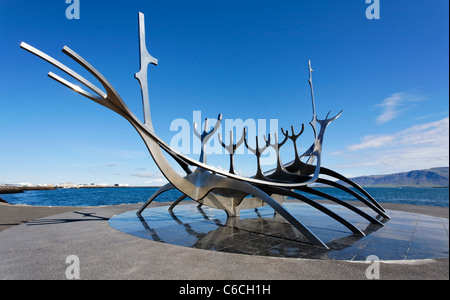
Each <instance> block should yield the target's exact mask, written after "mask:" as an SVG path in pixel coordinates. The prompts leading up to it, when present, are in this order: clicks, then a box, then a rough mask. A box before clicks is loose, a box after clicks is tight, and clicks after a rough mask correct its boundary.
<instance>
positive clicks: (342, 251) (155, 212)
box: [109, 203, 449, 260]
mask: <svg viewBox="0 0 450 300" xmlns="http://www.w3.org/2000/svg"><path fill="white" fill-rule="evenodd" d="M324 206H326V207H327V208H329V209H330V210H332V211H333V212H335V213H337V214H338V215H340V216H342V217H343V218H344V219H346V220H348V221H350V222H351V223H352V224H353V225H355V226H356V227H358V228H359V229H360V230H362V231H363V232H364V234H365V236H361V235H356V234H353V233H352V232H351V231H350V230H349V229H348V228H347V227H345V226H343V225H342V224H341V223H339V222H337V221H336V220H334V219H333V218H331V217H329V216H327V215H325V214H323V213H321V212H320V211H318V210H316V209H314V208H313V207H311V206H308V205H306V204H302V203H285V204H284V205H283V207H284V208H286V209H287V210H288V211H289V212H290V213H291V214H292V215H293V216H294V217H295V218H297V220H299V221H300V222H301V223H302V224H303V225H305V226H306V227H308V228H309V230H311V231H312V232H313V233H314V234H315V235H316V236H317V237H318V238H320V239H321V240H322V241H323V242H324V243H326V245H327V246H328V247H329V248H330V249H324V248H320V247H317V246H313V245H311V244H309V242H308V240H307V239H306V238H305V237H304V236H303V235H302V234H301V233H300V232H298V231H297V230H296V229H294V228H293V226H292V225H290V224H289V223H288V222H286V221H285V220H284V219H283V217H281V216H280V215H279V214H276V213H275V212H274V211H273V209H272V208H270V207H268V206H265V207H262V208H258V209H246V210H241V212H240V216H239V217H233V218H228V217H227V214H226V213H225V212H224V211H222V210H218V209H214V208H210V207H206V206H203V207H201V208H198V207H197V205H196V204H186V205H178V206H176V207H175V208H174V210H173V213H170V212H169V211H168V209H167V208H168V207H167V206H164V207H151V208H147V209H146V210H145V211H144V212H143V213H142V216H141V217H139V216H138V215H136V211H129V212H126V213H123V214H120V215H116V216H114V217H113V218H111V219H110V220H109V225H110V226H111V227H113V228H115V229H117V230H119V231H122V232H125V233H127V234H130V235H133V236H136V237H139V238H144V239H149V240H152V241H157V242H162V243H167V244H173V245H179V246H184V247H190V248H198V249H204V250H211V251H223V252H231V253H239V254H247V255H262V256H274V257H291V258H310V259H325V260H327V259H333V260H366V258H367V257H368V256H370V255H376V256H377V257H378V258H379V259H381V260H405V259H432V258H442V257H448V248H449V234H448V228H449V226H448V223H449V222H448V219H445V218H437V217H431V216H427V215H422V214H414V213H407V212H400V211H387V213H388V215H390V217H391V219H382V218H381V219H380V218H378V220H379V221H381V222H382V223H383V225H384V226H381V225H377V224H371V223H370V222H369V221H368V220H366V219H365V218H362V217H361V216H359V215H358V214H356V213H354V212H352V211H350V210H348V209H346V208H344V207H341V206H338V205H332V204H326V205H324ZM361 210H363V211H365V212H366V213H368V214H370V215H371V216H373V217H377V216H376V214H375V213H373V211H371V210H370V209H364V208H361Z"/></svg>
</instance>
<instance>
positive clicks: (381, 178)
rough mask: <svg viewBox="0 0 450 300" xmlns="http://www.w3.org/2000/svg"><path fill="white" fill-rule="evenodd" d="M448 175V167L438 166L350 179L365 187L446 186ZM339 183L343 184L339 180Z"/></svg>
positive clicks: (447, 184)
mask: <svg viewBox="0 0 450 300" xmlns="http://www.w3.org/2000/svg"><path fill="white" fill-rule="evenodd" d="M448 175H449V168H448V167H440V168H431V169H424V170H414V171H409V172H402V173H395V174H387V175H371V176H360V177H354V178H351V180H352V181H354V182H356V183H357V184H359V185H361V186H365V187H371V186H372V187H394V186H395V187H398V186H401V187H407V186H412V187H445V186H447V187H448V186H449V177H448ZM339 183H341V184H344V183H342V182H341V181H339Z"/></svg>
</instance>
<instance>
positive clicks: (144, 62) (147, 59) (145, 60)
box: [134, 12, 158, 132]
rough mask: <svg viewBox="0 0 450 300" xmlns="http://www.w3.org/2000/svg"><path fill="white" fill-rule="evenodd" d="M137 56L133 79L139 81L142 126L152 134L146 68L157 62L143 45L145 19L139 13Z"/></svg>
mask: <svg viewBox="0 0 450 300" xmlns="http://www.w3.org/2000/svg"><path fill="white" fill-rule="evenodd" d="M139 55H140V70H139V72H137V73H136V74H134V77H135V78H136V79H137V80H139V84H140V85H141V92H142V106H143V110H144V124H145V126H147V127H148V128H149V129H150V130H151V131H152V132H153V124H152V119H151V115H150V102H149V97H148V80H147V67H148V64H153V65H155V66H156V65H157V64H158V60H157V59H156V58H154V57H153V56H151V55H150V53H148V50H147V47H146V45H145V19H144V14H143V13H141V12H140V13H139Z"/></svg>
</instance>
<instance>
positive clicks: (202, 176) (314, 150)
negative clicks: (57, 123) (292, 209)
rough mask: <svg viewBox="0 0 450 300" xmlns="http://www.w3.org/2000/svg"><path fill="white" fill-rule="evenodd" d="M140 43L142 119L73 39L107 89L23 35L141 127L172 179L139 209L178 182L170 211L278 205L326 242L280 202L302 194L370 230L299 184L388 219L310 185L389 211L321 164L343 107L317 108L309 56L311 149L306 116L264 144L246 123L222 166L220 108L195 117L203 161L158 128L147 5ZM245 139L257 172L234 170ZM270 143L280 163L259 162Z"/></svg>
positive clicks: (101, 100)
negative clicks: (192, 204)
mask: <svg viewBox="0 0 450 300" xmlns="http://www.w3.org/2000/svg"><path fill="white" fill-rule="evenodd" d="M139 43H140V48H139V49H140V70H139V72H138V73H136V74H135V78H136V79H137V80H138V81H139V83H140V87H141V91H142V103H143V110H144V122H143V123H142V122H141V121H140V120H139V119H138V118H137V117H136V116H135V115H134V114H133V113H132V112H131V111H130V110H129V109H128V107H127V106H126V104H125V102H124V101H123V100H122V98H121V97H120V96H119V94H118V93H117V92H116V90H115V89H114V88H113V87H112V85H111V84H110V83H109V82H108V81H107V80H106V78H105V77H103V75H101V74H100V73H99V72H98V71H97V70H96V69H95V68H94V67H93V66H92V65H90V64H89V63H88V62H87V61H86V60H84V59H83V58H82V57H81V56H79V55H78V54H77V53H75V52H74V51H73V50H71V49H70V48H68V47H67V46H65V47H64V48H63V50H62V52H63V53H65V54H66V55H68V56H69V57H70V58H72V59H73V60H74V61H75V62H77V63H78V64H80V65H81V66H82V67H84V68H85V69H86V70H87V71H88V72H89V73H91V74H92V75H93V76H94V77H95V78H96V79H97V80H98V81H99V82H100V84H101V85H102V86H103V88H104V89H105V92H103V91H102V90H100V89H99V88H98V87H96V86H95V85H94V84H92V83H91V82H89V81H87V80H86V79H85V78H83V77H82V76H81V75H79V74H78V73H76V72H74V71H73V70H71V69H70V68H68V67H66V66H65V65H63V64H62V63H60V62H59V61H57V60H55V59H53V58H52V57H50V56H48V55H47V54H45V53H43V52H41V51H39V50H37V49H36V48H34V47H32V46H30V45H28V44H26V43H21V45H20V46H21V47H22V48H23V49H25V50H27V51H29V52H31V53H33V54H35V55H37V56H39V57H40V58H42V59H44V60H46V61H47V62H49V63H51V64H53V65H54V66H56V67H57V68H59V69H60V70H62V71H63V72H65V73H66V74H68V75H70V76H71V77H73V78H74V79H75V80H77V81H79V82H80V83H81V84H83V85H84V86H86V87H87V88H89V89H90V90H92V91H93V92H94V93H95V94H92V93H90V92H87V91H85V90H84V89H82V88H80V87H79V86H77V85H74V84H73V83H71V82H69V81H67V80H65V79H63V78H61V77H60V76H58V75H56V74H54V73H52V72H50V73H48V76H49V77H51V78H52V79H54V80H56V81H58V82H60V83H61V84H63V85H65V86H66V87H68V88H70V89H72V90H74V91H76V92H77V93H79V94H81V95H83V96H85V97H87V98H89V99H91V100H92V101H94V102H97V103H98V104H100V105H103V106H104V107H106V108H109V109H110V110H112V111H114V112H116V113H117V114H119V115H121V116H122V117H123V118H125V119H126V120H128V121H129V122H130V123H131V125H132V126H133V127H134V128H135V129H136V130H137V132H138V133H139V135H140V136H141V138H142V139H143V141H144V143H145V144H146V146H147V148H148V151H149V152H150V154H151V156H152V157H153V160H154V161H155V163H156V165H157V166H158V168H159V169H160V170H161V172H162V174H163V175H164V176H165V177H166V179H167V180H168V181H169V183H168V184H166V185H164V186H162V187H161V188H160V189H159V190H158V191H156V192H155V193H154V194H153V195H152V196H151V197H150V198H149V199H148V200H147V202H146V203H145V204H144V205H143V206H142V207H141V208H140V209H139V210H138V212H137V214H138V215H140V214H141V213H142V211H143V210H144V209H145V208H146V207H147V206H148V205H149V204H150V203H151V202H152V201H153V200H154V199H155V198H156V197H158V196H159V195H160V194H162V193H164V192H165V191H168V190H171V189H177V190H179V191H180V192H181V193H182V196H181V197H180V198H179V199H177V200H176V201H175V202H174V203H173V204H172V206H171V207H170V208H169V210H170V211H172V209H173V208H174V207H175V205H176V204H178V203H179V202H180V201H181V200H183V199H184V198H186V197H189V198H191V199H193V200H195V201H197V202H198V203H199V204H200V205H207V206H211V207H215V208H219V209H223V210H225V211H226V212H227V214H228V216H230V217H232V216H236V215H238V214H239V210H240V209H246V208H257V207H260V206H263V205H270V206H271V207H272V208H273V209H274V210H275V211H276V213H278V214H280V215H281V216H282V217H283V218H284V219H285V220H286V221H287V222H289V223H290V224H292V225H293V226H294V227H295V228H296V229H297V230H298V231H300V232H301V233H302V234H303V235H304V236H305V237H306V238H307V239H308V240H309V241H310V242H311V243H312V244H314V245H317V246H320V247H325V248H328V247H327V245H326V244H324V243H323V242H322V241H321V240H320V239H319V238H318V237H317V236H316V235H315V234H314V233H313V232H312V231H310V230H309V229H308V228H307V227H305V226H304V225H303V224H302V223H301V222H300V221H299V220H297V219H296V218H295V217H294V216H292V215H291V214H290V213H289V212H288V211H287V210H286V209H285V208H284V207H283V206H282V203H283V199H284V198H285V197H292V198H294V199H298V200H300V201H303V202H305V203H307V204H309V205H311V206H312V207H314V208H316V209H317V210H319V211H321V212H323V213H325V214H327V215H328V216H330V217H332V218H334V219H335V220H336V221H338V222H340V223H342V224H343V225H344V226H346V227H347V228H349V229H350V230H351V231H352V232H353V233H354V234H357V235H361V236H363V235H364V233H363V232H362V231H361V230H360V229H358V228H357V227H355V226H354V225H353V224H351V223H350V222H348V221H346V220H345V219H343V218H342V217H340V216H339V215H337V214H335V213H334V212H332V211H331V210H329V209H328V208H326V207H325V206H323V205H321V204H320V203H318V202H316V201H313V200H311V199H309V198H307V197H306V196H303V195H301V194H299V193H297V192H296V190H300V191H303V192H306V193H309V194H314V195H319V196H321V197H323V198H325V199H328V200H331V201H333V202H335V203H338V204H340V205H342V206H345V207H346V208H348V209H350V210H352V211H353V212H355V213H357V214H359V215H360V216H362V217H363V218H365V219H367V220H368V221H370V222H371V223H373V224H378V225H380V226H382V225H383V224H382V223H381V222H380V221H379V220H378V219H377V218H375V217H373V216H370V215H369V214H367V213H365V212H363V211H362V210H360V209H358V208H357V207H355V206H353V205H351V204H349V203H347V202H345V201H343V200H340V199H337V198H335V197H333V196H331V195H328V194H326V193H324V192H321V191H319V190H317V189H315V188H313V187H311V186H310V185H311V184H312V183H321V184H325V185H329V186H333V187H336V188H338V189H341V190H343V191H345V192H347V193H349V194H351V195H352V196H354V197H355V198H356V199H358V200H360V201H362V202H363V203H364V204H366V205H367V206H368V207H370V208H371V209H372V210H373V211H374V212H375V213H376V214H377V215H379V216H381V217H383V218H389V216H388V215H387V214H386V212H385V211H384V209H383V207H381V205H380V204H379V203H377V201H375V199H373V198H372V197H371V196H370V195H369V193H367V192H366V191H365V190H364V189H363V188H362V187H360V186H359V185H357V184H356V183H354V182H352V181H351V180H349V179H347V178H346V177H344V176H342V175H340V174H338V173H336V172H334V171H332V170H329V169H327V168H324V167H322V166H321V163H322V161H321V153H322V144H323V139H324V135H325V130H326V128H327V126H328V125H329V124H330V123H331V122H332V121H334V120H335V119H336V118H338V117H339V116H340V115H341V113H342V111H341V112H340V113H339V114H337V115H336V116H334V117H331V118H328V115H329V113H328V115H327V116H326V118H325V119H324V120H320V119H319V118H318V117H317V115H316V112H315V103H314V92H313V84H312V69H311V63H310V62H308V64H309V65H308V67H309V84H310V88H311V98H312V108H313V117H312V120H311V122H310V125H311V127H312V129H313V131H314V142H313V143H312V145H311V147H309V148H308V150H307V151H305V153H303V154H301V155H299V154H298V153H297V143H296V140H297V138H298V137H299V136H300V135H301V134H302V133H303V130H304V125H303V124H302V128H301V130H300V131H299V133H297V134H296V133H295V130H294V127H293V126H292V127H291V133H289V130H286V131H284V130H283V129H281V131H282V134H283V135H284V139H283V141H281V142H278V139H277V134H274V135H273V136H271V135H269V136H268V138H267V139H266V137H265V136H264V139H265V142H266V143H265V144H264V145H263V146H262V147H260V145H259V142H258V137H256V147H255V149H253V148H251V147H249V145H248V137H247V132H246V130H245V129H244V132H243V135H242V137H241V138H240V140H239V141H238V142H236V143H234V140H233V133H232V132H231V133H230V144H229V145H225V144H224V143H223V141H222V139H221V138H220V136H219V139H220V141H221V143H222V146H223V147H224V148H225V149H226V150H227V151H228V152H229V154H230V166H229V171H224V170H222V169H219V168H215V167H212V166H209V165H207V163H206V154H205V151H204V147H205V144H206V142H207V140H208V139H210V138H211V136H213V135H214V134H215V133H216V132H217V130H218V128H219V125H220V122H221V120H222V115H219V117H218V118H217V122H216V124H215V126H214V128H213V129H211V130H210V131H208V129H209V127H208V124H207V121H206V122H205V124H204V130H203V132H201V133H200V132H198V131H197V124H194V132H195V134H196V135H197V136H198V137H199V138H200V140H201V144H202V148H201V149H202V151H201V154H200V159H199V161H197V160H195V159H192V158H190V157H188V156H186V155H184V154H182V153H179V152H178V151H176V150H174V149H172V148H171V147H170V146H169V145H168V144H166V143H165V142H164V141H163V140H162V139H161V138H159V137H158V136H157V135H156V134H155V132H154V130H153V124H152V120H151V115H150V104H149V103H150V102H149V95H148V79H147V68H148V65H149V64H153V65H157V64H158V60H157V59H155V58H154V57H152V56H151V55H150V54H149V52H148V50H147V47H146V43H145V24H144V15H143V14H142V13H139ZM317 124H318V125H319V128H317ZM288 139H289V140H291V142H292V143H293V146H294V150H295V157H294V160H293V161H291V162H289V163H286V164H283V163H282V162H281V159H280V155H279V151H280V148H281V147H282V146H283V145H284V144H285V143H286V142H287V140H288ZM243 142H244V144H245V145H246V147H247V148H248V149H249V150H250V151H251V152H253V153H254V154H255V155H256V157H257V173H256V175H255V176H253V177H244V176H240V175H238V174H236V173H235V171H234V153H235V151H236V149H237V148H238V147H239V146H240V145H241V144H242V143H243ZM268 147H272V148H274V149H275V151H276V154H277V166H276V168H275V169H274V170H270V171H267V172H263V171H262V169H261V165H260V156H261V154H262V153H263V152H264V151H265V150H266V149H267V148H268ZM164 152H165V153H167V154H168V155H169V156H171V157H172V158H173V159H174V160H175V161H176V162H177V163H178V164H179V165H180V166H181V168H182V169H183V170H184V171H185V173H186V175H185V176H181V175H179V174H178V173H177V172H176V171H175V170H174V169H173V168H172V166H171V165H170V164H169V162H168V161H167V159H166V157H165V156H164ZM302 159H304V160H306V162H303V161H302ZM193 167H195V168H196V169H195V171H192V170H191V168H193ZM320 175H327V176H331V177H334V178H336V179H339V180H341V181H343V182H345V183H347V184H349V185H350V186H352V187H353V188H354V189H356V190H357V192H356V191H354V190H353V189H350V188H348V187H346V186H344V185H342V184H340V183H338V182H335V181H331V180H327V179H324V178H321V177H320Z"/></svg>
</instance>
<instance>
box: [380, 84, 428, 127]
mask: <svg viewBox="0 0 450 300" xmlns="http://www.w3.org/2000/svg"><path fill="white" fill-rule="evenodd" d="M423 99H424V98H423V97H420V96H418V95H414V94H411V93H408V92H400V93H394V94H392V95H391V96H389V97H388V98H386V99H384V100H383V101H382V102H381V103H379V104H376V105H375V107H381V108H382V112H381V114H380V115H379V116H378V117H377V119H376V120H377V123H378V124H383V123H386V122H388V121H390V120H392V119H394V118H396V117H397V116H399V115H400V114H401V113H402V112H403V111H406V110H408V109H410V108H411V107H412V106H413V105H414V102H417V101H420V100H423Z"/></svg>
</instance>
